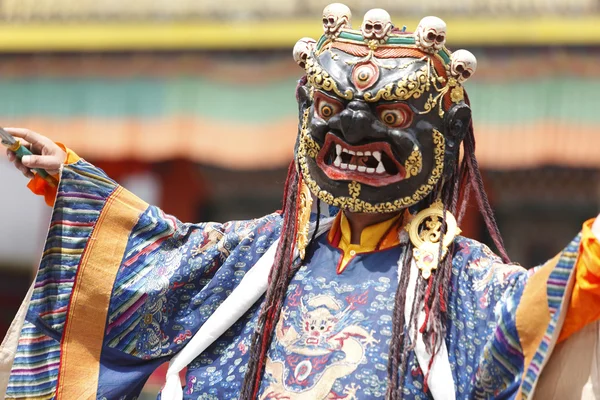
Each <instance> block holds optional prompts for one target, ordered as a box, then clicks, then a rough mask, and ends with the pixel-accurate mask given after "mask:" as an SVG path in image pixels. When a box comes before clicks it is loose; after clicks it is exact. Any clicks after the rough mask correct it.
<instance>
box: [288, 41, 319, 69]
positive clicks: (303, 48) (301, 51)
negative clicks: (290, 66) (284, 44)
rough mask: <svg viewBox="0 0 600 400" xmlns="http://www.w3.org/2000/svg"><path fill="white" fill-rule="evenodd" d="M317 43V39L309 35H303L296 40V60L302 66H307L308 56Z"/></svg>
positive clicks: (294, 53) (294, 52) (294, 51)
mask: <svg viewBox="0 0 600 400" xmlns="http://www.w3.org/2000/svg"><path fill="white" fill-rule="evenodd" d="M316 43H317V42H316V40H315V39H313V38H309V37H303V38H302V39H300V40H298V42H296V45H295V46H294V50H293V55H294V61H296V63H298V65H299V66H300V67H301V68H304V67H305V66H306V58H307V57H308V54H309V53H310V52H311V51H312V50H313V48H314V46H315V44H316Z"/></svg>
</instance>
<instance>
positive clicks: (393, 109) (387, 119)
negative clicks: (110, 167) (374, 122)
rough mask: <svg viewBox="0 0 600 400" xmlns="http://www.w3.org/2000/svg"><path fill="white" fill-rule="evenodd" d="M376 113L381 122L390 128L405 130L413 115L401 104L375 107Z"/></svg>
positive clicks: (408, 108) (406, 106)
mask: <svg viewBox="0 0 600 400" xmlns="http://www.w3.org/2000/svg"><path fill="white" fill-rule="evenodd" d="M377 113H378V115H379V119H380V120H381V122H383V123H384V124H386V125H387V126H389V127H391V128H406V127H407V126H409V125H410V124H411V123H412V117H413V113H412V111H411V110H410V107H408V105H406V104H403V103H397V104H384V105H381V106H379V107H377Z"/></svg>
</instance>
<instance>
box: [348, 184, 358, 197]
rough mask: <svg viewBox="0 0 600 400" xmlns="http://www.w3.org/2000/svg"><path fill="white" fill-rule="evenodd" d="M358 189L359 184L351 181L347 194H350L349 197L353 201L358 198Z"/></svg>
mask: <svg viewBox="0 0 600 400" xmlns="http://www.w3.org/2000/svg"><path fill="white" fill-rule="evenodd" d="M360 189H361V186H360V183H358V182H356V181H352V182H350V183H349V184H348V193H350V197H352V198H353V199H356V198H358V196H360Z"/></svg>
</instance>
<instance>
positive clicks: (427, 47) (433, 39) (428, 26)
mask: <svg viewBox="0 0 600 400" xmlns="http://www.w3.org/2000/svg"><path fill="white" fill-rule="evenodd" d="M415 43H416V45H417V46H418V47H419V48H420V49H421V50H423V51H426V52H428V53H435V52H437V51H440V50H441V49H442V48H443V47H444V44H445V43H446V23H445V22H444V21H443V20H441V19H440V18H438V17H425V18H423V19H422V20H421V22H419V26H417V30H416V31H415Z"/></svg>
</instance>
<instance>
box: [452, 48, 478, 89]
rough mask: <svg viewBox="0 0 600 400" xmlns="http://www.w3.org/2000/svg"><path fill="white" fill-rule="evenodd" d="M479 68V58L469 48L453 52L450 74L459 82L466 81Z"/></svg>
mask: <svg viewBox="0 0 600 400" xmlns="http://www.w3.org/2000/svg"><path fill="white" fill-rule="evenodd" d="M476 70H477V59H476V58H475V56H474V55H473V53H471V52H470V51H468V50H456V51H455V52H454V53H452V57H451V62H450V75H451V76H452V77H453V78H455V79H456V80H457V81H458V82H459V83H463V82H465V81H466V80H467V79H469V78H470V77H471V76H473V74H474V73H475V71H476Z"/></svg>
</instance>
